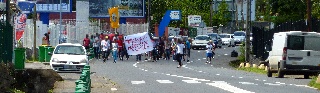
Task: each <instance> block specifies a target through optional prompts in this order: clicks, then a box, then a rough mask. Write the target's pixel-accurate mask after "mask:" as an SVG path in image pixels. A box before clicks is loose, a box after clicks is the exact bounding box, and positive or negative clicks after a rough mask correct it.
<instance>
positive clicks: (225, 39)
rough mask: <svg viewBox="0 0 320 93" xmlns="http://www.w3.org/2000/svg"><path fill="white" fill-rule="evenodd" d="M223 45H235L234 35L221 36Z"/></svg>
mask: <svg viewBox="0 0 320 93" xmlns="http://www.w3.org/2000/svg"><path fill="white" fill-rule="evenodd" d="M220 37H221V40H222V44H223V45H234V40H233V38H232V34H220Z"/></svg>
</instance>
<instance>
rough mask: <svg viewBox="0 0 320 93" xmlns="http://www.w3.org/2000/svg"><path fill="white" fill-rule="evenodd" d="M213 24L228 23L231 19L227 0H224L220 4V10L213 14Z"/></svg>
mask: <svg viewBox="0 0 320 93" xmlns="http://www.w3.org/2000/svg"><path fill="white" fill-rule="evenodd" d="M212 19H213V25H215V26H219V25H220V24H222V25H227V23H228V22H230V21H231V14H230V12H229V10H228V4H227V3H226V1H225V0H222V2H221V3H220V4H219V6H218V12H217V13H216V14H214V15H213V18H212Z"/></svg>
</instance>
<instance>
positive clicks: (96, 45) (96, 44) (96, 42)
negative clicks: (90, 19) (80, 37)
mask: <svg viewBox="0 0 320 93" xmlns="http://www.w3.org/2000/svg"><path fill="white" fill-rule="evenodd" d="M93 47H99V38H98V37H96V38H94V42H93Z"/></svg>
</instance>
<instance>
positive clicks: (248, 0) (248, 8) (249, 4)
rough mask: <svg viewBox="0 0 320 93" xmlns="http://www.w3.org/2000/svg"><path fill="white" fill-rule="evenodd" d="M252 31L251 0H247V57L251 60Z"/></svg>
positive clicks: (247, 59) (247, 60)
mask: <svg viewBox="0 0 320 93" xmlns="http://www.w3.org/2000/svg"><path fill="white" fill-rule="evenodd" d="M250 32H251V0H247V20H246V44H245V49H246V51H245V54H246V55H245V59H246V62H249V61H250V45H251V44H250Z"/></svg>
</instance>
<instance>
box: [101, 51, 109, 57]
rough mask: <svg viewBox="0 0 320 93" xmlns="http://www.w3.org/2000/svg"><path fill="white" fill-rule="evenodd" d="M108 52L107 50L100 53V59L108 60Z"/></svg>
mask: <svg viewBox="0 0 320 93" xmlns="http://www.w3.org/2000/svg"><path fill="white" fill-rule="evenodd" d="M109 53H110V52H109V50H107V51H102V58H103V59H108V57H109Z"/></svg>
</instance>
